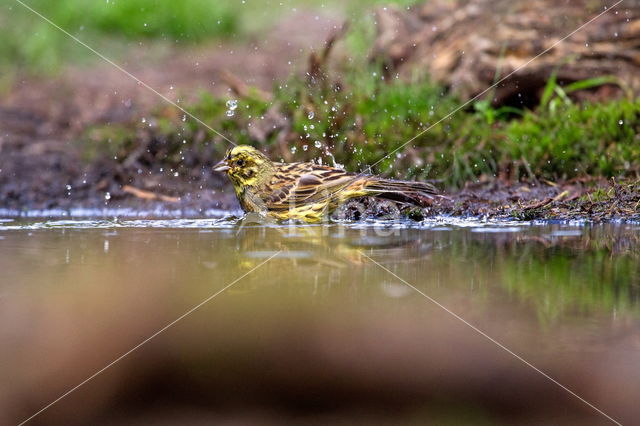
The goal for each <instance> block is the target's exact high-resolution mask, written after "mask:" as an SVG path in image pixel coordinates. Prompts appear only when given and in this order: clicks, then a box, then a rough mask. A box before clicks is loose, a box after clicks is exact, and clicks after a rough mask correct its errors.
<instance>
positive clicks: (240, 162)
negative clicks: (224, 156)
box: [236, 159, 244, 167]
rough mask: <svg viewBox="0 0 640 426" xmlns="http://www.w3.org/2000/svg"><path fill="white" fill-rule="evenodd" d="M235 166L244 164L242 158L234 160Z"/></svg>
mask: <svg viewBox="0 0 640 426" xmlns="http://www.w3.org/2000/svg"><path fill="white" fill-rule="evenodd" d="M236 166H239V167H242V166H244V160H242V159H240V160H236Z"/></svg>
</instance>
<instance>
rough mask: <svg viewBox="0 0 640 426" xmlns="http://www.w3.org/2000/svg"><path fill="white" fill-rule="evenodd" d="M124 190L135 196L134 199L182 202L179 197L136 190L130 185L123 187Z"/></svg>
mask: <svg viewBox="0 0 640 426" xmlns="http://www.w3.org/2000/svg"><path fill="white" fill-rule="evenodd" d="M122 190H123V191H124V192H126V193H128V194H131V195H133V196H134V197H138V198H142V199H144V200H160V201H166V202H168V203H177V202H178V201H180V198H178V197H171V196H169V195H163V194H156V193H154V192H150V191H145V190H144V189H139V188H134V187H133V186H130V185H125V186H123V187H122Z"/></svg>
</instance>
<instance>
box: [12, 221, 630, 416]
mask: <svg viewBox="0 0 640 426" xmlns="http://www.w3.org/2000/svg"><path fill="white" fill-rule="evenodd" d="M639 242H640V225H633V224H609V225H588V224H584V223H575V224H528V223H522V222H511V223H509V222H491V223H484V222H481V221H465V220H457V219H439V220H432V221H427V222H424V223H421V224H415V223H400V222H398V223H391V224H389V223H366V224H332V225H317V226H294V225H291V226H275V225H271V226H258V225H256V224H252V223H245V222H241V221H240V222H239V221H236V220H231V219H222V218H221V219H158V220H148V219H121V220H94V219H90V218H86V219H79V220H74V219H55V220H38V221H34V220H26V221H25V220H19V219H5V220H2V221H0V271H2V275H1V277H2V278H0V306H1V307H2V309H1V311H0V347H3V348H5V350H3V351H0V366H1V367H0V374H1V375H2V377H3V379H2V380H0V412H1V413H4V414H0V422H2V423H16V422H17V421H20V420H22V419H24V418H27V417H28V416H30V415H31V414H33V413H35V412H36V411H37V410H38V409H39V408H41V407H43V406H45V405H46V404H47V403H49V402H50V401H52V400H54V399H56V398H57V397H58V396H60V395H61V394H62V393H64V392H65V391H67V390H69V389H71V388H72V387H74V386H75V385H77V384H78V383H80V382H82V381H83V380H84V379H85V378H87V377H89V376H90V375H91V374H93V373H94V372H96V371H97V370H99V369H100V368H102V367H104V366H105V365H107V364H108V363H109V362H111V361H113V360H114V359H116V358H117V357H119V356H120V355H122V354H123V353H126V352H127V351H128V350H130V349H131V348H132V347H134V346H136V345H137V344H139V343H140V342H141V341H143V340H144V339H146V338H148V337H149V336H151V335H153V334H154V333H156V332H157V331H158V330H161V329H162V328H163V327H165V326H166V325H167V324H171V323H172V321H174V320H175V319H176V318H179V317H181V316H182V315H183V314H185V313H187V312H190V313H189V314H188V315H186V316H184V317H183V318H182V319H181V320H180V321H178V322H177V323H175V324H173V325H171V327H169V328H168V329H166V330H165V331H163V332H162V333H160V334H158V335H157V336H156V337H154V338H153V339H152V340H150V341H149V342H148V343H146V344H145V345H143V346H142V347H141V348H140V349H138V350H136V351H134V352H133V353H132V354H130V355H128V356H127V357H126V358H124V359H123V360H121V361H119V362H118V363H117V364H115V365H113V366H112V367H110V368H109V369H108V370H106V371H105V372H104V373H102V374H100V375H99V376H97V377H96V378H95V379H93V380H92V381H90V382H89V383H87V384H86V385H84V386H82V387H81V388H78V389H77V390H76V391H74V392H73V393H72V394H70V395H69V396H67V397H66V398H64V399H63V400H62V401H60V402H59V403H57V404H55V405H54V406H52V407H51V408H49V409H48V410H47V411H45V412H44V413H42V414H41V417H39V419H40V420H41V421H42V422H46V421H50V422H63V423H68V422H76V421H77V422H106V423H109V422H114V421H115V422H120V421H125V420H126V421H128V422H129V421H133V422H134V423H136V422H139V423H147V422H157V421H169V420H167V419H170V420H171V421H176V422H186V421H189V422H191V421H208V420H212V419H213V420H218V421H242V422H262V421H281V420H283V419H284V420H292V419H294V420H295V419H297V420H300V419H306V420H312V421H322V422H324V421H327V420H331V419H336V418H342V419H344V418H347V419H351V420H355V419H363V418H370V419H373V418H376V419H380V418H383V419H387V420H394V421H396V420H398V419H400V420H406V421H409V420H414V421H415V420H417V419H422V420H424V419H430V420H433V419H436V420H437V421H452V422H456V423H460V422H461V423H476V422H489V423H491V422H504V421H510V422H512V421H516V422H518V421H524V420H531V419H535V420H537V421H541V422H548V421H555V422H573V421H588V422H589V423H596V424H598V423H603V424H604V423H606V421H607V419H606V418H605V417H604V416H603V415H602V414H600V413H598V412H597V411H596V410H594V409H592V408H590V407H588V406H587V405H585V404H584V403H583V402H581V401H580V400H578V399H577V398H576V397H574V396H572V395H570V394H569V393H567V392H566V391H565V390H563V389H562V388H560V387H559V386H558V385H556V384H554V383H552V382H551V381H550V380H549V379H547V378H545V377H543V376H542V375H541V374H540V373H538V372H536V371H534V370H533V369H532V368H531V367H530V366H528V365H525V364H524V363H523V362H522V361H521V360H519V359H517V358H516V357H515V356H514V355H513V354H510V353H508V352H507V351H506V350H505V348H507V349H508V350H509V351H512V352H513V353H514V354H517V355H518V356H520V357H522V358H523V359H525V360H526V361H527V362H529V363H531V364H532V365H535V366H536V367H537V368H540V369H541V370H543V371H544V372H545V373H546V374H549V375H551V376H552V377H553V378H554V379H556V380H557V381H558V382H560V383H562V384H563V385H564V386H567V387H569V388H570V389H571V390H573V391H574V392H576V393H577V394H578V395H580V396H581V397H583V398H585V399H586V400H588V401H589V402H590V403H593V404H594V405H595V406H596V407H598V408H599V409H601V410H602V411H604V412H605V413H607V414H608V415H610V416H612V417H613V418H615V419H616V420H619V421H623V422H624V421H626V422H629V420H630V419H632V418H635V417H634V416H635V414H636V407H635V405H636V403H635V402H636V401H637V400H638V398H640V385H639V383H640V380H639V379H640V369H639V368H638V367H637V366H638V365H640V364H639V361H640V339H639V338H638V336H639V335H640V334H639V333H638V332H639V331H640V310H639V305H640V262H639V260H640V259H639V257H640V250H639V248H640V244H639ZM226 287H228V288H226ZM225 288H226V289H225ZM222 289H225V290H224V291H222V292H220V291H221V290H222ZM218 292H220V293H218ZM216 294H217V295H216ZM214 295H215V296H214ZM212 296H214V297H213V298H211V297H212ZM203 301H206V303H204V304H202V305H200V304H201V303H202V302H203ZM194 307H197V308H196V309H195V310H193V311H191V310H192V309H194ZM454 314H455V315H457V316H458V318H456V316H454ZM463 321H464V322H463ZM465 322H466V323H465ZM472 326H473V327H475V328H476V329H474V328H472ZM478 330H480V331H481V332H482V333H486V335H487V336H489V337H491V338H492V339H495V341H497V342H499V343H500V344H501V345H504V347H505V348H501V347H499V346H498V345H497V344H496V343H495V342H492V341H490V340H489V339H488V338H487V337H486V336H483V335H482V334H481V333H479V331H478ZM7 349H8V350H7ZM212 407H213V408H212ZM2 416H5V417H2ZM299 416H304V417H299Z"/></svg>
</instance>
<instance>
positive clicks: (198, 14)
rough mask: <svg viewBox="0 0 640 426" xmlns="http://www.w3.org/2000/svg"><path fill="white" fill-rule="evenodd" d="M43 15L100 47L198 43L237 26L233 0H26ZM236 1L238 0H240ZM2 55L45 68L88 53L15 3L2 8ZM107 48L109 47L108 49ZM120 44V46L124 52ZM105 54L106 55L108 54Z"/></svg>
mask: <svg viewBox="0 0 640 426" xmlns="http://www.w3.org/2000/svg"><path fill="white" fill-rule="evenodd" d="M24 2H25V3H26V4H27V5H29V6H30V7H32V8H33V9H34V10H36V11H38V12H39V13H41V14H42V15H43V16H45V17H47V18H48V19H50V20H51V21H52V22H54V23H55V24H57V25H59V26H60V27H61V28H63V29H65V30H66V31H68V32H70V33H71V34H74V35H75V36H77V37H78V38H80V39H82V40H83V41H86V42H89V43H91V44H93V45H96V46H97V47H98V48H100V49H99V50H103V51H106V53H109V54H110V53H112V50H113V49H112V47H113V46H114V45H115V44H116V43H115V40H119V42H118V44H121V45H122V44H123V45H124V46H126V43H127V42H126V41H127V40H144V39H154V40H161V41H164V42H167V43H176V42H198V41H202V40H205V39H207V38H214V37H224V36H227V37H228V36H230V35H232V34H234V32H237V31H238V30H239V25H240V22H239V14H238V13H237V11H236V9H237V6H234V4H235V2H217V1H208V0H182V1H175V2H168V1H161V0H96V1H89V2H86V1H83V0H57V1H48V0H24ZM238 3H239V2H238ZM0 37H1V38H2V40H3V42H2V43H1V44H0V59H1V60H2V61H1V62H2V63H3V64H4V68H7V67H8V66H12V67H13V68H19V69H24V70H28V71H31V72H48V71H51V70H55V69H58V68H59V67H60V66H61V65H63V64H73V63H75V62H77V61H79V60H80V61H81V60H83V59H86V58H87V57H90V56H91V55H92V54H90V53H89V52H87V51H85V50H84V48H82V47H81V46H78V45H76V44H75V42H74V41H72V40H71V39H70V38H69V37H67V36H66V35H65V34H63V33H62V32H60V31H59V30H57V29H56V28H54V27H53V26H52V25H50V24H49V23H47V22H45V21H44V20H43V19H41V18H40V17H38V16H36V15H35V14H34V13H33V12H31V11H29V10H27V9H26V8H24V7H23V6H21V5H20V4H19V3H17V2H13V1H9V2H3V4H2V5H1V6H0ZM107 47H108V48H107ZM123 48H124V47H122V46H120V47H119V49H120V50H122V49H123ZM107 56H109V55H107Z"/></svg>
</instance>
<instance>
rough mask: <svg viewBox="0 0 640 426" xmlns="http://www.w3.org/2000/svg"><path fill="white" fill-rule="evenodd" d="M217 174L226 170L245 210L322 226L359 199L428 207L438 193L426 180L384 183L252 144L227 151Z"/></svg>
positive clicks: (376, 177)
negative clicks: (286, 158) (270, 153)
mask: <svg viewBox="0 0 640 426" xmlns="http://www.w3.org/2000/svg"><path fill="white" fill-rule="evenodd" d="M214 170H215V171H220V172H227V175H228V176H229V178H230V179H231V183H232V184H233V188H234V190H235V192H236V195H237V196H238V201H239V202H240V206H241V207H242V209H243V210H244V211H245V212H256V213H260V214H265V215H268V216H271V217H272V218H275V219H277V220H286V219H294V220H303V221H305V222H318V221H320V220H322V218H323V217H325V216H326V215H327V214H329V213H331V212H332V211H333V210H335V209H336V208H337V207H338V206H340V205H341V204H342V203H343V202H345V201H346V200H349V199H351V198H355V197H363V196H373V197H378V198H384V199H387V200H393V201H398V202H401V203H407V204H413V205H416V206H425V205H427V204H428V203H429V201H430V200H432V199H433V198H434V196H436V195H437V194H438V191H437V190H436V188H435V187H434V186H433V185H431V184H429V183H425V182H407V181H398V180H392V179H384V178H381V177H378V176H371V175H363V174H357V173H350V172H347V171H344V170H341V169H337V168H334V167H329V166H321V165H318V164H314V163H276V162H273V161H271V160H269V158H267V156H266V155H264V154H263V153H261V152H260V151H258V150H257V149H255V148H253V147H251V146H248V145H239V146H236V147H234V148H232V149H230V150H229V151H227V153H226V155H225V157H224V159H223V160H222V161H220V162H219V163H218V164H216V165H215V166H214Z"/></svg>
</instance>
